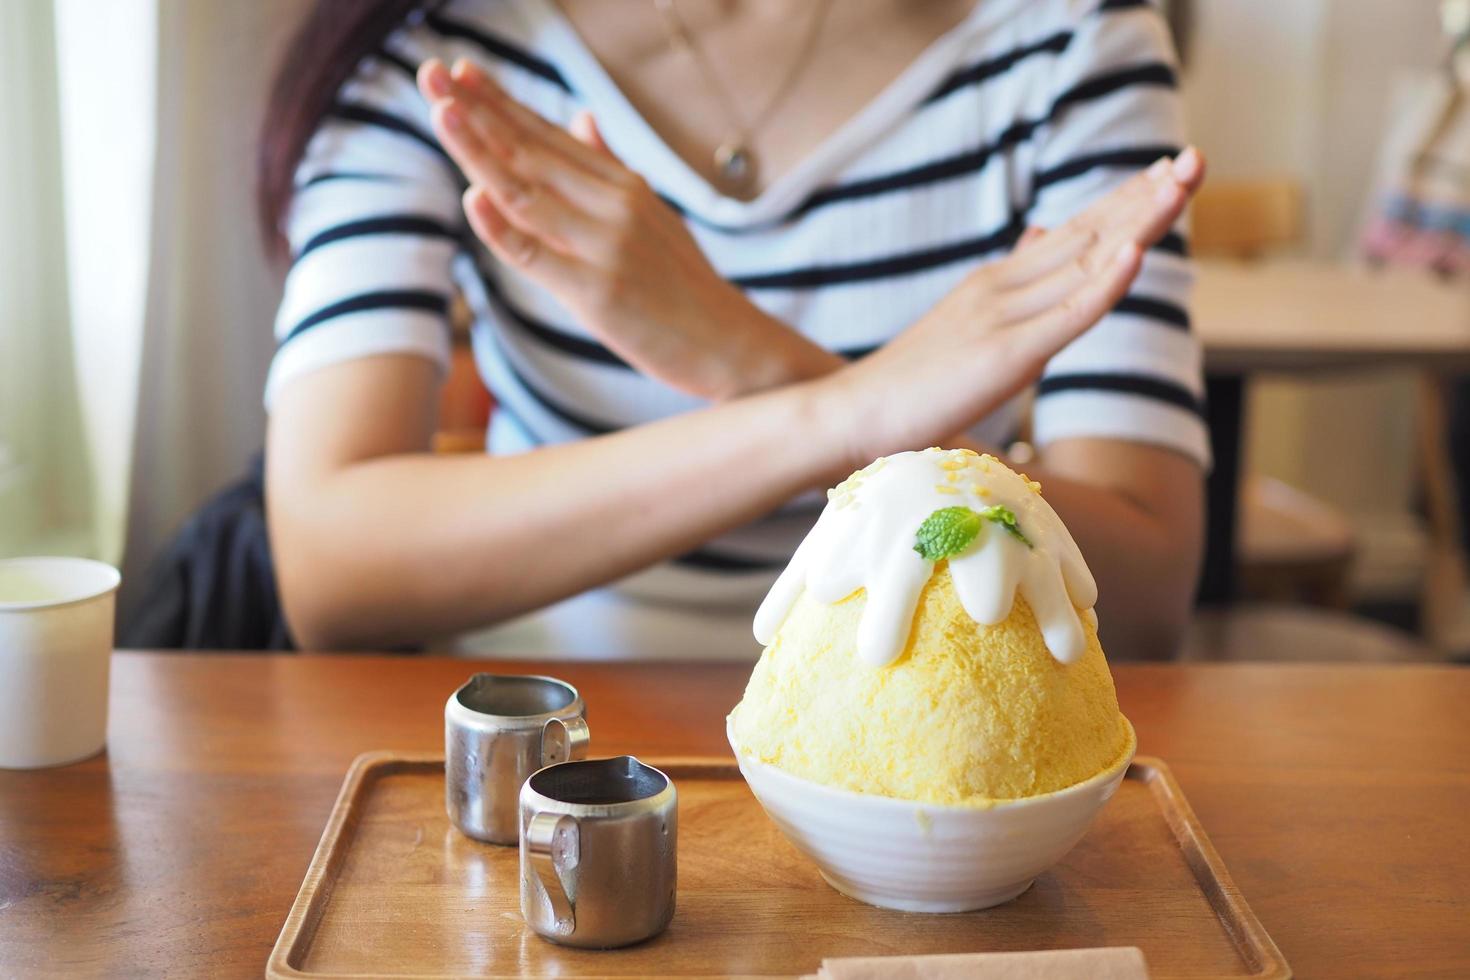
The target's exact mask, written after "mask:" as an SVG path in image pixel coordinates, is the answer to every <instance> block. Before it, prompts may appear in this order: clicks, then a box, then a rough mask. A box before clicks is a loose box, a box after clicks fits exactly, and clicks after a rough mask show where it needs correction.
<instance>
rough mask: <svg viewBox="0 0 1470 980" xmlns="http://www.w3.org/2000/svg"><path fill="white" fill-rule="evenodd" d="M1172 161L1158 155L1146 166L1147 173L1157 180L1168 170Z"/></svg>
mask: <svg viewBox="0 0 1470 980" xmlns="http://www.w3.org/2000/svg"><path fill="white" fill-rule="evenodd" d="M1172 166H1173V162H1172V161H1171V160H1170V159H1169V158H1168V157H1159V158H1158V159H1157V160H1155V161H1154V162H1153V163H1152V164H1151V165H1150V166H1149V168H1148V171H1147V172H1148V175H1149V177H1150V178H1151V179H1153V180H1158V179H1159V178H1161V177H1163V176H1164V174H1166V173H1168V172H1169V169H1170V168H1171V167H1172Z"/></svg>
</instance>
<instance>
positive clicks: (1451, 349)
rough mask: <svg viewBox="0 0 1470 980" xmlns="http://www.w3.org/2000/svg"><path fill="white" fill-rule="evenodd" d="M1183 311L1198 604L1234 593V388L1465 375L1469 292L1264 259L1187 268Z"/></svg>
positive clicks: (1351, 268) (1238, 398)
mask: <svg viewBox="0 0 1470 980" xmlns="http://www.w3.org/2000/svg"><path fill="white" fill-rule="evenodd" d="M1198 269H1199V278H1198V282H1197V284H1196V287H1195V293H1194V302H1193V311H1194V324H1195V330H1196V331H1197V332H1198V334H1199V337H1200V340H1201V342H1202V344H1203V345H1204V352H1205V371H1206V382H1205V402H1206V413H1207V417H1208V421H1209V424H1210V444H1211V449H1212V451H1213V454H1214V457H1215V468H1214V470H1213V471H1212V472H1211V474H1210V481H1209V508H1208V510H1209V522H1208V528H1207V540H1206V548H1205V562H1204V569H1203V574H1202V576H1201V583H1200V596H1201V598H1202V599H1203V600H1205V601H1207V602H1222V601H1228V600H1230V599H1231V598H1233V596H1234V592H1235V582H1234V575H1235V537H1236V505H1237V502H1238V499H1239V486H1240V458H1241V438H1242V432H1241V427H1242V419H1243V417H1244V411H1245V379H1246V376H1247V375H1248V374H1250V373H1251V372H1258V371H1278V372H1280V371H1292V372H1301V371H1319V370H1329V369H1342V368H1360V369H1361V368H1384V367H1418V368H1423V369H1425V370H1429V371H1436V372H1464V371H1470V290H1467V289H1466V288H1465V284H1464V283H1459V284H1446V283H1442V282H1439V281H1437V280H1435V279H1434V278H1432V277H1431V276H1429V275H1428V274H1427V273H1422V272H1417V271H1414V270H1405V269H1383V270H1375V269H1369V268H1366V267H1364V266H1357V265H1350V264H1347V263H1340V262H1321V261H1313V260H1308V259H1267V260H1262V261H1259V262H1250V263H1245V262H1231V261H1222V260H1218V259H1216V260H1210V259H1203V260H1201V261H1200V262H1199V264H1198Z"/></svg>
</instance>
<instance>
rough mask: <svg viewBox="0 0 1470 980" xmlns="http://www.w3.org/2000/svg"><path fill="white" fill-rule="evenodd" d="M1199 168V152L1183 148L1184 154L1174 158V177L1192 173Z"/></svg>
mask: <svg viewBox="0 0 1470 980" xmlns="http://www.w3.org/2000/svg"><path fill="white" fill-rule="evenodd" d="M1198 167H1199V150H1196V149H1195V148H1194V147H1192V146H1189V147H1185V149H1184V152H1183V153H1181V154H1179V155H1178V156H1177V157H1175V158H1174V176H1176V177H1178V176H1180V175H1181V174H1189V173H1193V172H1194V171H1195V170H1196V169H1197V168H1198Z"/></svg>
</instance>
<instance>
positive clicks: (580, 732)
mask: <svg viewBox="0 0 1470 980" xmlns="http://www.w3.org/2000/svg"><path fill="white" fill-rule="evenodd" d="M591 740H592V731H591V729H589V728H588V727H587V720H586V719H585V718H549V719H547V721H546V724H544V725H542V726H541V764H542V765H543V766H553V765H556V764H557V763H558V762H571V761H572V760H574V759H585V758H587V745H588V743H589V742H590V741H591Z"/></svg>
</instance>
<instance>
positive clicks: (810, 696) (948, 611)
mask: <svg viewBox="0 0 1470 980" xmlns="http://www.w3.org/2000/svg"><path fill="white" fill-rule="evenodd" d="M865 602H866V593H865V592H864V591H863V590H862V589H859V590H858V591H857V592H855V593H853V594H852V595H851V596H849V597H847V598H846V599H844V600H842V601H841V602H838V603H835V604H833V605H825V604H823V603H820V602H817V601H816V600H814V599H812V598H811V597H810V596H809V595H807V594H806V593H805V592H804V591H803V593H802V595H801V597H800V598H799V599H798V600H797V602H796V604H795V605H794V606H793V607H792V609H791V612H790V614H789V615H788V616H787V617H786V621H785V622H784V623H783V624H782V625H781V628H780V630H779V631H778V632H777V634H776V639H775V640H774V642H772V643H771V645H770V646H769V647H767V648H766V650H765V652H764V653H763V654H762V655H761V658H760V662H759V663H758V664H757V665H756V667H755V671H754V672H753V673H752V674H751V678H750V683H749V685H747V687H746V689H745V697H744V699H743V700H742V701H741V702H740V704H738V705H737V706H736V707H735V710H734V712H733V713H732V714H731V716H730V718H731V730H732V732H733V734H734V739H735V743H736V746H737V747H738V748H739V750H740V751H741V752H742V753H744V754H746V755H749V756H752V757H753V758H755V759H758V760H760V761H762V762H765V763H768V764H770V765H773V766H776V767H778V768H780V769H783V770H785V771H786V772H789V773H791V774H793V775H795V776H800V777H802V778H804V779H808V780H811V781H812V782H817V783H823V784H825V785H828V786H836V787H840V788H842V789H849V790H855V791H857V792H860V793H874V794H878V795H881V796H891V797H897V798H899V799H903V800H912V801H915V802H921V803H936V804H968V805H984V804H985V803H987V802H989V801H992V800H1002V799H1014V798H1017V797H1023V796H1035V795H1037V794H1040V793H1048V792H1051V791H1053V790H1058V789H1063V788H1065V787H1067V786H1070V785H1072V784H1074V783H1078V782H1081V781H1083V780H1085V779H1088V778H1089V777H1091V776H1094V775H1096V774H1097V773H1099V772H1101V771H1102V770H1104V769H1106V768H1108V767H1110V766H1112V765H1113V764H1114V763H1116V762H1118V761H1119V759H1120V758H1121V757H1122V755H1123V754H1124V752H1126V751H1127V749H1128V747H1129V745H1128V743H1129V737H1128V734H1127V728H1126V725H1125V722H1124V721H1123V716H1122V715H1121V714H1120V713H1119V711H1118V698H1117V694H1116V693H1115V692H1114V690H1113V678H1112V675H1111V674H1109V673H1108V666H1107V662H1106V660H1104V658H1103V652H1102V648H1101V647H1100V646H1099V645H1098V641H1097V631H1096V630H1095V629H1094V628H1093V627H1092V626H1091V625H1090V624H1089V623H1087V622H1086V620H1084V622H1083V626H1084V629H1085V630H1086V633H1087V652H1086V654H1084V655H1083V656H1082V657H1081V658H1080V659H1079V660H1077V661H1076V662H1074V663H1072V664H1063V663H1060V662H1058V661H1057V660H1056V658H1055V657H1053V656H1052V654H1051V652H1050V651H1049V650H1047V648H1046V644H1045V642H1044V641H1043V640H1042V636H1041V632H1040V630H1039V629H1038V628H1037V625H1036V619H1035V617H1034V616H1033V615H1032V613H1031V608H1030V607H1029V606H1028V605H1027V604H1026V602H1025V600H1024V599H1022V598H1021V597H1020V596H1019V595H1017V597H1016V601H1015V605H1014V606H1013V607H1012V609H1011V614H1010V616H1009V617H1008V618H1007V619H1006V620H1005V621H1003V622H1001V623H998V624H996V625H994V626H982V625H981V624H979V623H977V622H975V621H974V620H973V619H971V618H970V615H969V613H967V612H966V611H965V608H964V607H963V606H962V605H961V604H960V600H959V596H958V595H956V593H955V589H954V585H953V583H952V582H951V580H950V574H949V568H948V563H947V562H940V563H938V564H937V565H936V566H935V570H934V574H933V576H932V577H931V578H930V579H929V582H928V584H927V585H925V587H924V591H923V593H922V595H921V597H920V600H919V608H918V611H917V612H916V614H915V616H914V623H913V628H912V629H911V631H910V633H909V637H908V642H907V644H906V646H905V647H904V650H903V653H902V654H901V655H900V656H899V658H898V659H897V660H895V661H894V662H893V663H892V664H891V665H889V666H887V667H882V668H873V667H870V666H867V665H866V664H864V663H862V662H861V661H860V660H858V657H857V654H856V652H855V650H856V645H857V629H858V620H859V618H860V617H861V615H862V611H863V605H864V603H865Z"/></svg>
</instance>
